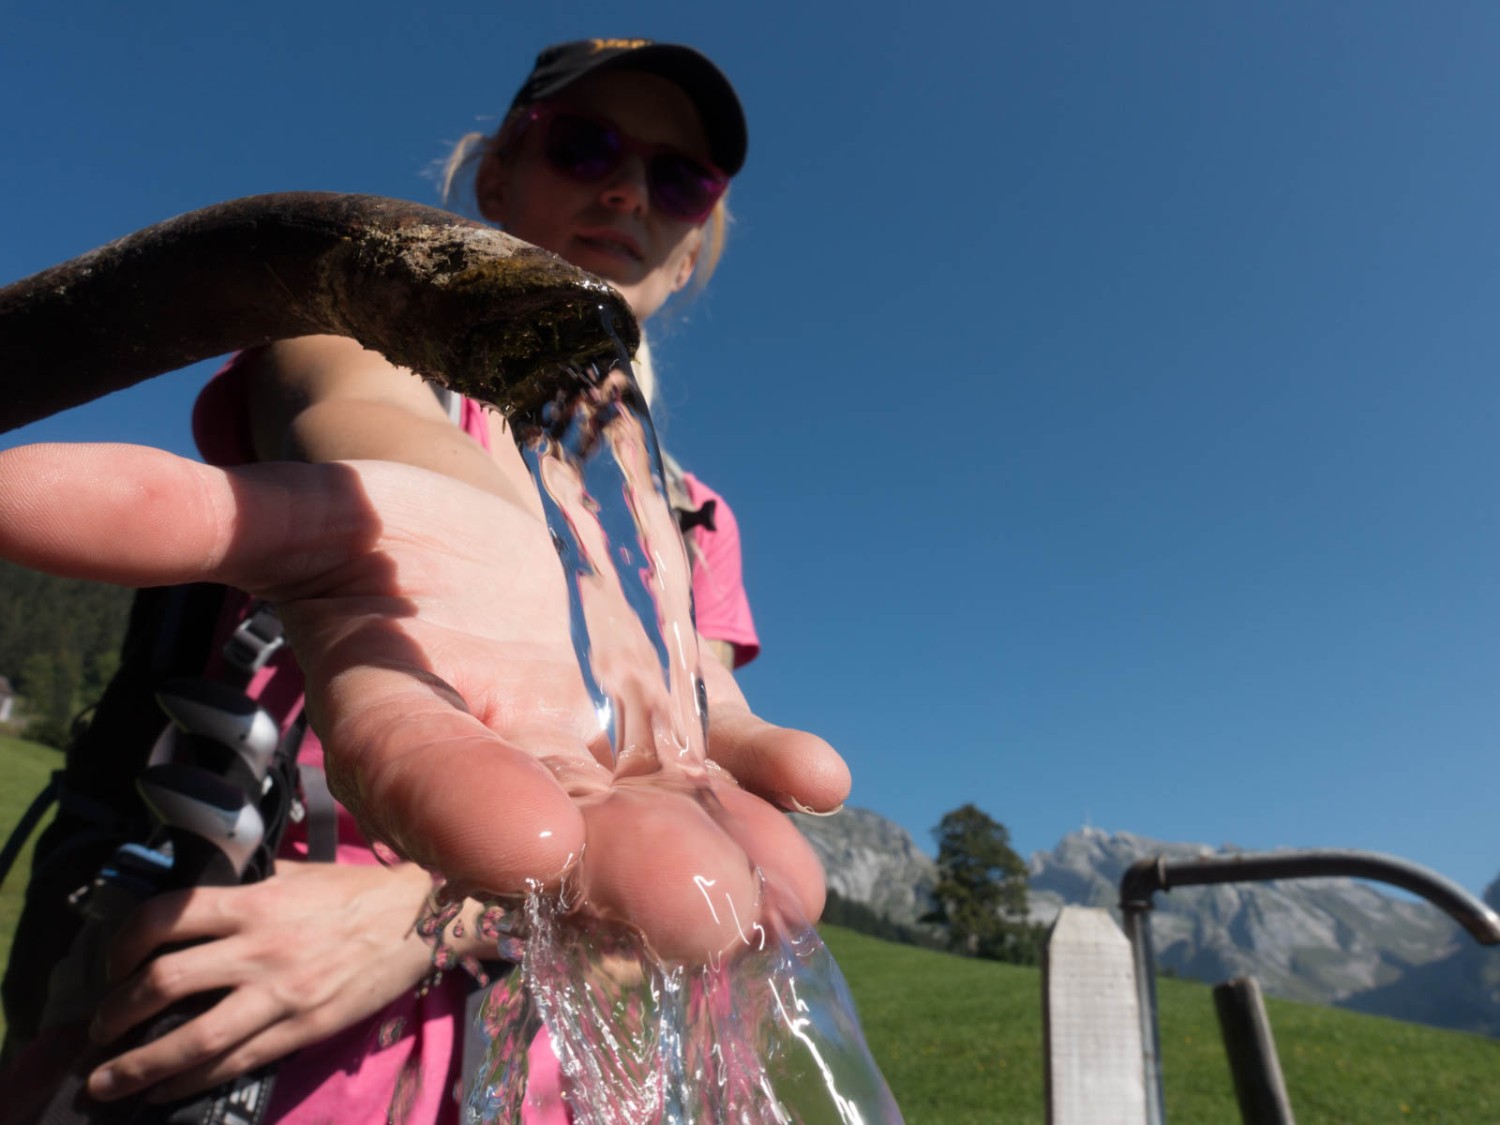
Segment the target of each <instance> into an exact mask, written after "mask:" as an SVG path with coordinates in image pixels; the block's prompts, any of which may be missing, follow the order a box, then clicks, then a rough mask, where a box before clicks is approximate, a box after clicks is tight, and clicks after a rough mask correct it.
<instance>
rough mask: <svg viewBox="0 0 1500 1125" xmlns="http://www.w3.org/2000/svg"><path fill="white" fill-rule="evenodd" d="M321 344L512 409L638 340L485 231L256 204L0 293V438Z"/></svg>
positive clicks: (264, 200) (375, 210)
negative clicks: (254, 353) (322, 336)
mask: <svg viewBox="0 0 1500 1125" xmlns="http://www.w3.org/2000/svg"><path fill="white" fill-rule="evenodd" d="M601 310H602V313H603V315H602V316H601ZM312 333H331V334H334V335H340V336H350V337H353V338H354V339H356V340H358V341H359V342H360V343H361V344H364V345H365V346H366V347H369V348H373V349H374V350H376V351H379V352H381V353H382V354H384V355H385V356H386V357H387V358H389V359H390V360H391V361H392V362H393V363H396V364H398V365H400V366H403V367H409V368H411V369H412V370H414V371H416V372H418V373H419V374H421V375H425V376H428V377H431V378H437V379H440V380H442V381H444V382H448V383H449V384H450V385H453V386H455V387H456V388H457V389H459V390H461V391H463V392H464V393H466V394H469V395H471V396H473V397H476V398H479V399H482V400H484V401H486V402H489V403H492V404H493V405H496V406H498V407H500V408H502V409H505V410H507V411H527V410H532V409H535V408H537V407H538V406H540V405H541V404H542V403H544V402H546V401H547V400H549V399H551V398H552V397H553V396H554V395H555V394H556V393H557V392H558V390H559V389H562V386H561V384H565V383H566V382H567V379H568V376H567V375H565V374H563V373H564V372H566V371H567V370H569V369H575V370H576V369H581V368H586V367H587V366H588V365H589V364H591V363H593V362H597V361H605V362H610V361H612V360H613V359H614V358H615V357H616V355H617V354H618V348H619V344H618V343H617V342H616V339H615V337H616V336H618V337H619V341H620V343H623V344H624V346H625V347H626V348H627V349H629V350H632V351H633V350H634V349H635V347H636V345H637V343H638V342H639V329H638V327H637V325H636V322H635V319H634V317H632V315H631V313H630V309H629V308H628V306H626V304H625V302H624V299H623V298H622V297H621V296H620V295H619V294H618V293H617V292H615V291H614V290H613V289H611V288H610V287H609V286H608V285H606V284H605V283H604V282H602V281H600V280H598V279H597V278H595V277H593V276H591V275H590V274H587V273H584V272H583V271H582V270H579V269H577V268H575V267H574V266H571V265H569V264H568V263H567V262H565V261H563V260H562V259H561V258H559V257H557V256H556V255H554V254H549V253H547V252H546V251H544V250H539V249H537V248H536V247H534V246H531V245H529V244H528V243H525V242H521V241H520V240H519V239H516V238H512V237H511V236H509V235H506V234H502V233H501V232H500V231H497V230H493V229H492V228H490V227H486V226H483V225H481V224H479V223H473V222H470V221H469V220H466V219H461V218H459V217H457V216H455V215H451V214H449V213H447V212H445V211H439V210H437V209H436V208H432V207H424V206H421V205H420V204H415V203H407V202H403V201H399V200H393V199H383V198H380V197H378V196H361V195H335V194H326V193H316V192H297V193H287V194H279V195H261V196H251V197H249V198H246V199H238V200H232V201H230V202H228V203H221V204H218V205H216V206H213V207H208V208H205V209H203V210H201V211H193V212H190V213H188V214H186V215H180V216H178V217H177V218H175V219H168V220H167V221H166V222H163V223H158V224H157V225H155V226H153V227H148V228H147V229H145V230H142V231H137V232H136V233H135V234H132V235H128V236H126V237H125V238H122V239H119V240H118V241H115V242H112V243H110V244H109V245H107V246H103V247H100V248H99V249H97V250H94V251H91V252H89V253H87V254H84V255H82V256H81V257H78V258H75V259H73V260H71V261H69V262H64V263H63V264H61V265H58V266H54V267H52V268H51V269H48V270H44V271H43V272H41V273H39V274H36V275H34V276H33V277H30V278H27V279H25V280H23V281H19V282H16V283H15V284H13V285H10V286H8V287H6V288H4V289H0V430H7V429H11V428H14V427H16V426H19V425H23V424H25V423H27V422H32V421H35V420H37V419H38V418H44V417H46V416H48V415H50V414H54V413H56V412H57V411H59V410H64V409H67V408H68V407H71V406H77V405H79V404H80V403H84V402H88V401H90V400H92V399H95V398H98V397H100V396H101V395H105V394H108V393H109V392H111V391H115V390H119V389H121V388H124V387H128V386H131V385H133V384H135V383H138V382H141V381H142V380H145V379H149V378H151V377H152V376H154V375H159V374H162V373H163V372H166V371H171V370H174V369H176V368H178V367H184V366H186V365H187V364H189V363H194V362H197V361H198V360H201V359H207V358H209V357H211V356H216V355H222V354H224V353H225V352H229V351H233V350H235V349H237V348H244V347H251V346H254V345H257V344H264V343H268V342H270V341H272V340H277V339H285V338H288V337H292V336H303V335H308V334H312Z"/></svg>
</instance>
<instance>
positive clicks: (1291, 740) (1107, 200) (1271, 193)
mask: <svg viewBox="0 0 1500 1125" xmlns="http://www.w3.org/2000/svg"><path fill="white" fill-rule="evenodd" d="M596 10H597V11H598V12H599V13H601V14H597V15H593V16H582V15H577V14H574V12H573V11H572V10H571V7H570V6H568V5H559V4H534V5H530V6H521V5H516V4H504V3H488V4H474V3H469V2H468V0H453V2H450V3H447V4H441V5H435V6H433V7H432V9H431V10H428V11H423V10H420V9H419V7H418V6H417V5H415V4H410V3H406V4H395V3H389V2H385V0H361V2H360V3H320V2H307V0H304V2H302V3H297V4H290V3H284V2H280V0H266V2H262V3H258V4H255V5H219V4H202V3H179V2H157V3H153V4H150V5H139V4H137V5H121V4H117V3H104V2H101V0H80V2H77V3H72V4H43V3H40V2H31V3H24V2H23V3H11V4H7V5H5V15H4V26H5V30H4V34H3V35H0V100H3V102H4V104H5V105H6V106H7V109H6V112H5V114H4V124H3V125H0V137H3V138H4V142H5V157H4V159H3V160H0V204H3V207H4V212H5V220H4V224H3V234H0V281H8V280H12V279H16V278H20V277H22V276H25V275H27V274H30V273H33V272H35V271H36V270H39V269H41V268H44V267H46V266H48V265H51V264H53V263H56V262H59V261H62V260H63V259H65V258H68V257H71V256H73V255H75V254H77V253H81V252H83V251H85V250H88V249H91V248H93V247H94V246H97V245H99V244H101V243H103V242H106V241H108V240H110V239H112V238H115V237H118V236H120V235H123V234H126V233H128V232H130V231H133V230H135V229H137V228H139V227H143V226H146V225H149V224H150V223H152V222H155V221H157V220H160V219H163V218H167V217H169V216H171V215H174V214H177V213H180V212H182V211H186V210H190V209H193V208H196V207H200V206H206V205H208V204H211V203H215V202H218V201H220V200H224V199H229V198H233V197H236V196H243V195H250V194H255V193H258V192H268V191H287V190H333V191H351V192H370V193H376V194H381V195H390V196H398V197H404V198H411V199H416V200H420V201H423V202H433V201H434V188H433V186H432V183H431V181H430V180H429V179H427V178H424V171H425V170H426V168H427V166H428V164H429V162H430V161H432V160H434V159H435V158H438V157H439V156H441V155H442V154H443V152H444V151H445V143H447V142H450V141H452V140H454V139H456V138H457V137H458V136H459V135H460V134H462V133H464V132H466V131H467V130H469V129H472V128H475V127H489V126H492V125H493V124H494V122H495V120H496V118H497V115H498V114H500V113H501V112H502V111H503V109H504V107H505V106H506V104H507V103H508V101H509V99H510V96H511V94H512V93H513V92H514V90H515V87H516V86H517V85H518V84H519V82H520V80H521V78H522V76H523V75H524V73H525V71H526V70H527V69H528V67H529V64H530V60H531V58H532V56H533V55H534V54H535V52H536V50H537V49H538V48H540V47H541V46H543V45H544V44H546V43H549V42H553V41H556V40H559V39H564V38H576V37H581V36H590V35H608V36H617V35H618V36H626V35H645V36H651V37H654V38H659V39H675V40H679V41H687V42H691V43H693V44H696V45H698V46H700V47H701V48H703V49H704V50H706V51H707V52H708V53H709V54H711V55H712V56H713V57H714V58H715V59H716V60H717V61H718V62H719V63H720V64H721V65H722V66H723V67H724V68H725V69H726V70H727V71H728V72H729V74H730V75H731V76H732V77H733V78H734V80H735V82H736V84H737V85H738V87H739V89H740V91H741V94H742V96H743V99H744V102H745V105H746V108H747V112H748V114H749V118H750V135H751V146H750V159H749V163H748V165H747V167H746V169H745V172H744V173H743V175H742V176H741V177H740V178H739V179H738V181H737V182H736V185H735V188H734V192H733V201H734V205H735V210H736V213H737V216H738V222H737V225H736V227H735V229H734V231H733V235H732V239H731V243H730V247H729V251H728V254H727V256H726V258H725V261H724V264H723V266H722V268H721V271H720V274H719V276H718V277H717V278H716V279H715V281H714V284H713V287H712V289H711V290H710V292H709V293H708V294H707V295H706V296H704V297H702V298H700V299H699V300H698V301H697V302H696V303H694V304H693V305H691V306H690V307H687V308H685V309H684V310H682V311H681V312H680V313H679V315H678V316H677V317H676V319H675V320H674V322H673V323H672V324H671V325H669V326H667V327H666V328H665V330H658V331H657V333H656V337H655V338H656V351H657V358H658V364H659V367H660V369H661V374H662V379H663V388H664V396H665V402H666V414H667V417H666V422H665V432H666V437H667V441H668V444H669V446H670V448H672V449H673V451H674V452H675V453H676V454H677V455H678V457H679V459H680V460H682V461H683V462H684V463H685V464H686V465H687V466H688V467H689V468H692V469H694V470H696V471H697V472H698V473H699V474H700V475H701V476H703V477H704V478H705V479H706V480H707V481H708V482H709V483H711V484H713V485H715V486H716V487H718V488H719V489H720V490H721V491H723V492H724V493H725V494H726V495H727V497H728V498H729V499H730V501H731V503H732V504H733V505H734V507H735V510H736V512H737V513H738V515H739V518H740V522H741V526H742V531H743V534H744V537H745V553H746V557H745V563H746V569H747V576H748V582H749V587H750V593H751V596H752V599H753V602H754V606H755V611H756V615H757V620H758V623H759V626H760V629H761V632H762V639H763V641H764V644H765V652H764V654H763V656H762V658H761V660H760V661H759V662H758V663H757V664H755V665H753V666H751V667H750V668H748V669H747V670H746V671H745V673H744V675H743V683H744V686H745V689H746V691H747V692H748V693H749V695H750V696H751V699H752V701H753V702H755V703H756V705H757V707H758V709H759V710H760V711H761V713H762V714H764V715H766V716H767V717H769V718H772V719H775V720H777V721H780V722H784V723H789V724H794V725H800V726H804V727H806V728H809V729H812V730H815V731H818V732H819V733H821V734H823V735H825V736H826V737H828V738H829V739H830V740H831V741H833V742H834V743H835V744H836V745H837V746H838V747H839V748H840V749H841V750H842V751H843V752H844V753H845V755H846V756H847V757H848V759H849V760H850V762H851V764H852V766H853V768H854V774H855V779H856V781H855V791H854V797H853V800H854V803H856V804H859V805H862V806H865V807H868V808H872V809H874V810H876V811H878V812H880V813H883V814H885V815H887V816H889V817H892V818H893V819H895V820H897V821H899V822H900V823H901V824H903V825H905V826H906V827H907V828H908V829H910V830H911V831H912V833H913V834H914V835H915V836H916V837H917V840H918V843H919V844H921V845H923V846H925V847H929V848H930V847H931V837H930V835H929V832H930V829H931V828H932V826H933V825H935V824H936V823H937V821H938V819H939V818H940V817H941V816H942V814H943V813H944V812H945V811H947V810H949V809H952V808H954V807H956V806H958V805H960V804H962V803H964V802H968V801H972V802H974V803H976V804H978V805H980V806H981V807H982V808H984V809H985V810H987V811H988V812H990V813H991V814H992V815H993V816H995V817H996V818H997V819H999V820H1001V821H1002V822H1004V823H1005V824H1007V825H1008V826H1009V827H1010V829H1011V831H1012V835H1013V838H1014V842H1015V844H1016V846H1017V848H1018V849H1019V850H1021V851H1022V852H1023V853H1024V852H1029V851H1032V850H1035V849H1039V848H1047V847H1050V846H1052V845H1053V844H1054V843H1055V842H1056V841H1057V839H1058V838H1059V837H1061V836H1062V835H1064V834H1065V833H1067V832H1069V831H1070V830H1072V829H1075V828H1077V827H1079V826H1081V825H1082V824H1084V823H1086V822H1087V823H1092V824H1094V825H1096V826H1098V827H1101V828H1106V829H1126V830H1130V831H1133V832H1137V833H1141V834H1144V835H1148V836H1155V837H1160V838H1166V839H1174V840H1195V841H1204V842H1209V843H1220V842H1233V843H1235V844H1238V845H1240V846H1244V847H1252V848H1263V847H1267V848H1268V847H1273V846H1278V845H1301V846H1342V847H1361V848H1372V849H1376V850H1380V851H1386V852H1391V853H1395V854H1397V855H1401V856H1404V857H1406V858H1409V859H1412V860H1415V861H1417V862H1420V863H1425V864H1428V865H1431V866H1433V867H1436V868H1437V869H1438V870H1440V871H1442V872H1444V873H1445V874H1447V875H1449V876H1451V877H1453V878H1455V879H1457V880H1458V881H1460V882H1461V883H1464V884H1466V885H1467V886H1469V887H1470V888H1472V889H1474V890H1479V889H1481V888H1482V887H1483V885H1484V884H1485V883H1487V882H1488V881H1489V880H1490V879H1491V878H1492V877H1494V876H1495V874H1496V873H1497V872H1500V816H1497V808H1496V804H1497V795H1500V784H1497V780H1500V759H1497V753H1496V750H1497V740H1500V692H1497V690H1496V682H1495V680H1496V672H1497V660H1496V656H1497V651H1496V650H1497V640H1500V595H1497V582H1496V573H1495V572H1496V564H1497V561H1500V527H1497V515H1500V440H1497V438H1500V384H1497V381H1496V379H1495V370H1496V358H1495V356H1496V335H1497V324H1500V318H1497V315H1496V306H1497V300H1500V136H1497V133H1500V115H1497V113H1496V106H1497V105H1500V66H1497V65H1496V62H1495V60H1496V58H1497V57H1500V7H1496V6H1494V5H1492V4H1489V3H1463V2H1453V3H1445V4H1442V5H1432V6H1420V5H1415V4H1409V3H1379V2H1373V0H1372V2H1369V3H1360V4H1350V3H1332V2H1329V3H1314V4H1309V3H1303V2H1300V0H1298V2H1289V3H1276V2H1263V3H1256V4H1235V3H1227V2H1224V3H1215V2H1208V3H1177V4H1164V3H1153V2H1147V3H1132V4H1118V3H1106V2H1102V0H1100V2H1095V3H1084V4H1078V3H1057V2H1049V3H1047V4H979V3H976V2H972V0H971V2H968V3H963V4H956V3H952V2H951V0H936V2H934V3H925V4H918V5H909V4H902V5H896V4H893V3H889V2H887V0H877V2H875V3H868V4H862V5H857V6H856V5H836V4H827V5H816V4H806V3H795V4H793V3H787V2H785V0H766V2H761V3H757V4H755V5H749V4H744V5H738V6H735V7H734V8H732V9H731V8H728V7H727V6H723V5H716V4H705V3H702V2H697V3H692V4H687V3H653V2H643V3H636V4H632V5H630V6H629V7H628V9H627V8H625V7H624V6H621V7H620V8H618V9H606V8H605V7H604V6H599V8H598V9H596ZM606 12H607V13H608V14H602V13H606ZM208 370H209V368H208V367H207V366H202V367H199V368H197V369H190V370H188V371H187V372H184V373H180V374H177V375H173V376H169V377H165V378H163V379H161V380H158V381H157V382H155V383H154V384H151V385H149V386H148V387H146V388H144V389H142V390H140V391H137V392H131V393H128V394H125V395H121V396H117V397H115V398H112V399H109V400H106V401H105V402H104V403H103V404H98V405H96V406H94V407H92V408H85V409H82V410H78V411H75V412H72V413H69V414H67V415H63V416H60V417H58V418H56V419H53V420H51V421H49V422H47V423H44V424H39V425H37V426H34V427H30V428H28V429H27V430H24V431H19V432H17V433H14V434H9V435H4V436H3V437H0V443H3V444H7V445H8V444H17V443H19V442H22V441H29V440H42V439H46V440H54V439H62V440H100V439H127V440H135V441H141V442H145V443H149V444H157V445H163V446H166V447H168V448H171V449H175V450H177V451H179V452H184V453H187V452H190V451H191V447H190V443H189V440H188V437H187V421H186V419H187V410H188V407H189V404H190V402H191V399H192V397H193V395H194V393H195V392H196V389H197V387H198V386H200V385H201V383H202V382H203V380H204V378H205V377H206V375H207V372H208Z"/></svg>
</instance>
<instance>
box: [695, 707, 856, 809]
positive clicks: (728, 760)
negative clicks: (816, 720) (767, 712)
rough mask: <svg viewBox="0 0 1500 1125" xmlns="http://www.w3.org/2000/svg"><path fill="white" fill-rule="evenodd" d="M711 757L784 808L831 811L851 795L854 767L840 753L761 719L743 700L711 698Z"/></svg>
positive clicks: (801, 733)
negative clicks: (851, 770)
mask: <svg viewBox="0 0 1500 1125" xmlns="http://www.w3.org/2000/svg"><path fill="white" fill-rule="evenodd" d="M708 756H709V757H710V758H711V759H713V760H714V761H715V762H717V763H718V764H719V765H721V766H723V767H724V768H725V769H726V770H728V771H729V772H730V773H731V774H732V775H734V779H735V780H736V781H738V782H739V783H740V785H742V786H743V787H744V788H746V789H748V790H749V791H750V792H752V793H756V794H758V795H760V796H761V797H764V798H765V799H766V800H768V801H770V802H771V803H772V804H774V805H776V806H778V807H780V808H783V809H787V810H791V811H797V812H816V813H830V812H835V811H837V810H838V808H839V807H840V806H841V805H842V804H843V803H844V801H845V800H846V799H847V798H848V796H849V787H850V783H851V779H850V776H849V767H848V765H847V764H846V763H845V762H844V759H843V758H842V757H840V756H839V753H838V751H836V750H834V748H833V747H832V746H830V745H828V743H826V742H824V741H823V740H822V739H821V738H819V737H818V736H817V735H814V734H808V733H806V732H805V731H800V730H792V729H790V728H788V727H778V726H775V725H773V724H771V723H768V722H766V721H765V720H764V719H761V718H758V717H757V716H755V715H753V714H751V713H750V709H749V708H748V707H747V706H745V704H744V701H743V700H741V699H731V700H729V701H725V702H720V701H719V698H718V697H717V696H715V695H713V694H712V693H711V694H710V695H709V708H708Z"/></svg>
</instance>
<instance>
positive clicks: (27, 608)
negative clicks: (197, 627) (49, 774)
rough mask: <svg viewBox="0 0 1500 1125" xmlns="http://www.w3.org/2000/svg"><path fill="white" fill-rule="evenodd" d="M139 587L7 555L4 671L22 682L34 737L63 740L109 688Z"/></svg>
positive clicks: (1, 582)
mask: <svg viewBox="0 0 1500 1125" xmlns="http://www.w3.org/2000/svg"><path fill="white" fill-rule="evenodd" d="M133 594H134V591H132V590H127V589H125V588H123V587H120V586H108V585H105V584H103V583H99V582H85V581H83V580H81V579H76V578H54V577H53V576H52V575H50V574H41V573H39V572H37V571H34V570H28V569H27V568H26V567H23V566H17V565H16V564H14V563H11V562H6V561H4V560H0V675H3V676H5V677H6V678H7V679H9V680H10V683H11V687H12V688H13V689H14V690H15V693H16V695H17V697H18V703H19V705H20V707H19V710H20V713H21V714H23V715H24V716H25V719H26V725H25V728H24V730H23V731H22V733H23V734H24V735H25V736H26V737H27V738H30V739H32V740H34V741H36V742H44V743H46V744H48V745H50V746H57V747H61V746H63V745H64V743H65V742H66V740H67V734H68V730H69V728H70V727H71V725H72V722H73V717H74V716H75V715H77V714H78V713H79V712H80V711H82V710H83V709H84V708H85V707H88V706H90V705H92V704H93V703H94V702H95V701H96V700H98V698H99V696H100V695H102V694H103V692H104V686H105V685H106V684H107V683H109V680H110V677H111V676H113V675H114V674H115V670H116V668H117V667H118V666H119V660H120V642H121V641H122V640H123V639H124V636H125V625H126V622H127V621H128V619H129V616H130V600H131V598H132V596H133Z"/></svg>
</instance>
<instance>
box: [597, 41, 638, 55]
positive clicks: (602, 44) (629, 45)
mask: <svg viewBox="0 0 1500 1125" xmlns="http://www.w3.org/2000/svg"><path fill="white" fill-rule="evenodd" d="M589 42H590V43H592V44H593V45H594V54H596V55H597V54H598V53H599V52H600V51H633V50H635V49H636V48H637V47H649V46H650V45H651V40H649V39H590V40H589Z"/></svg>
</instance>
